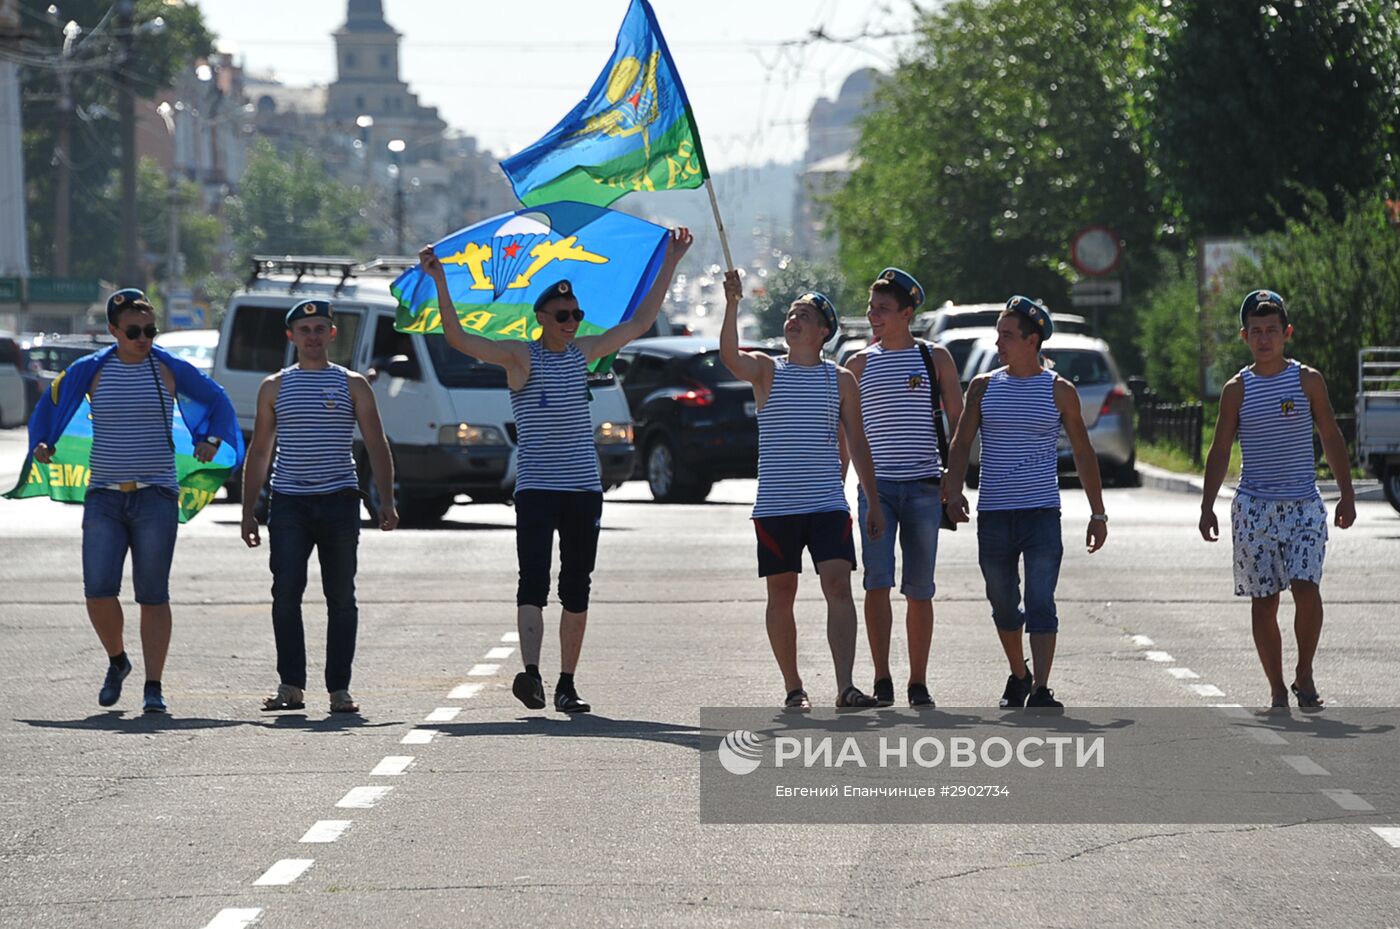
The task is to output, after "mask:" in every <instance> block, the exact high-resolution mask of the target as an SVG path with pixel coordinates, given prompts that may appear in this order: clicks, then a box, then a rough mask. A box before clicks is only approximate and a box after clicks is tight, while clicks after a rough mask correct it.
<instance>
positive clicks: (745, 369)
mask: <svg viewBox="0 0 1400 929" xmlns="http://www.w3.org/2000/svg"><path fill="white" fill-rule="evenodd" d="M743 295H744V288H743V284H742V283H741V282H740V281H739V272H738V271H733V270H730V271H726V272H724V322H723V323H722V324H721V326H720V330H719V360H720V361H722V362H724V366H725V367H726V368H728V369H729V371H730V373H732V374H733V375H734V376H735V377H737V378H738V379H739V380H741V381H748V382H749V383H750V384H752V385H753V387H754V391H753V392H754V398H755V399H756V400H757V401H758V405H759V406H762V405H763V403H764V402H765V401H766V400H767V399H768V391H769V390H771V389H772V387H773V358H772V356H770V355H769V354H768V353H767V352H746V351H742V350H740V348H739V300H740V299H741V298H742V297H743Z"/></svg>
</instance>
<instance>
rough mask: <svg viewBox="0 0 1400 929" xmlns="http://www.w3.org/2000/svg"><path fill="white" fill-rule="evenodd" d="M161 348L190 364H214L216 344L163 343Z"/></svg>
mask: <svg viewBox="0 0 1400 929" xmlns="http://www.w3.org/2000/svg"><path fill="white" fill-rule="evenodd" d="M161 348H163V349H165V350H166V351H168V352H170V354H172V355H176V356H178V357H180V358H183V359H185V360H186V361H188V362H189V363H190V364H196V365H197V364H203V365H206V366H210V365H213V364H214V346H212V345H200V344H195V343H192V342H184V343H180V342H177V343H175V344H174V345H162V346H161Z"/></svg>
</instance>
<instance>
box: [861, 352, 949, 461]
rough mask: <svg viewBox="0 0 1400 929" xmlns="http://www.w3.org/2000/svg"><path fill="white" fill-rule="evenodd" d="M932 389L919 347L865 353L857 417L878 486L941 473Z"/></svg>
mask: <svg viewBox="0 0 1400 929" xmlns="http://www.w3.org/2000/svg"><path fill="white" fill-rule="evenodd" d="M932 392H933V384H931V383H930V382H929V376H928V366H927V365H925V364H924V357H923V353H922V352H921V351H920V350H919V346H918V345H914V346H913V347H911V348H901V349H896V350H895V351H886V350H885V349H884V348H882V347H881V346H880V345H878V344H877V345H875V346H873V347H872V348H870V349H868V350H867V351H866V353H865V368H864V370H862V371H861V375H860V415H861V421H862V422H863V423H864V426H865V438H866V441H867V442H869V443H870V454H871V456H872V457H873V458H874V459H875V476H876V477H877V478H879V479H880V480H882V481H918V480H924V479H926V478H930V477H940V476H941V475H942V474H943V462H942V460H940V459H939V457H938V433H936V432H935V431H934V428H933V395H932Z"/></svg>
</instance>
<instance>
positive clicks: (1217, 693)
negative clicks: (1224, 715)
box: [1191, 684, 1225, 697]
mask: <svg viewBox="0 0 1400 929" xmlns="http://www.w3.org/2000/svg"><path fill="white" fill-rule="evenodd" d="M1191 689H1192V690H1194V691H1195V692H1196V694H1197V696H1201V697H1223V696H1225V691H1223V690H1221V689H1220V688H1219V687H1216V686H1215V685H1214V684H1192V685H1191Z"/></svg>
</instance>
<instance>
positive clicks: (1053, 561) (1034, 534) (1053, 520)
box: [977, 507, 1065, 635]
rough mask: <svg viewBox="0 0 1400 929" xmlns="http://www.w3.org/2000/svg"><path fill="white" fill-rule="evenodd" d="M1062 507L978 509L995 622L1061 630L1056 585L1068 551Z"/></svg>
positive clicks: (1010, 627) (980, 552) (981, 557)
mask: <svg viewBox="0 0 1400 929" xmlns="http://www.w3.org/2000/svg"><path fill="white" fill-rule="evenodd" d="M1064 553H1065V545H1064V540H1063V539H1062V538H1061V537H1060V508H1059V507H1045V508H1043V509H1035V510H980V511H978V513H977V563H978V564H979V565H980V566H981V568H982V579H983V580H984V581H985V582H986V584H987V600H988V601H989V602H990V603H991V605H992V622H994V623H996V626H997V628H998V629H1002V630H1005V631H1007V632H1014V631H1016V630H1019V629H1020V628H1021V627H1022V626H1024V627H1025V629H1026V631H1027V632H1029V633H1031V634H1032V635H1035V634H1037V633H1045V632H1051V633H1053V632H1057V631H1059V628H1060V618H1059V616H1058V615H1056V613H1055V587H1056V585H1057V584H1059V582H1060V560H1061V559H1062V558H1063V557H1064ZM1022 559H1024V560H1025V563H1026V590H1025V608H1024V609H1023V608H1022V607H1021V600H1022V596H1021V573H1020V568H1021V561H1022Z"/></svg>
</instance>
